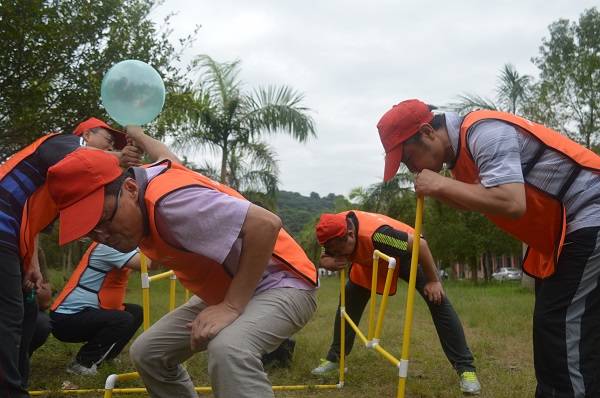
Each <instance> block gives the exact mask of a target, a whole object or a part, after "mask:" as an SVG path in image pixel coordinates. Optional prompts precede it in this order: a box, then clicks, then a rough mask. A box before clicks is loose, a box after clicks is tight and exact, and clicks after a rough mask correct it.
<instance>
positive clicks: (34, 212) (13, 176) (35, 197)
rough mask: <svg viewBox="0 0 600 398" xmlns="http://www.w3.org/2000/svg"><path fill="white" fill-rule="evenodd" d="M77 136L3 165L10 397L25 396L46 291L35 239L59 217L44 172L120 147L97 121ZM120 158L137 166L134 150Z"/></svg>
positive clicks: (119, 138) (3, 296)
mask: <svg viewBox="0 0 600 398" xmlns="http://www.w3.org/2000/svg"><path fill="white" fill-rule="evenodd" d="M75 132H76V134H78V135H79V136H81V138H80V137H78V136H76V135H73V134H48V135H45V136H43V137H41V138H39V139H38V140H36V141H35V142H33V143H32V144H30V145H29V146H27V147H26V148H24V149H22V150H20V151H19V152H17V153H15V154H14V155H12V156H11V157H10V158H8V159H7V160H6V162H4V163H3V164H2V165H1V166H0V195H2V201H0V202H1V203H2V205H1V207H0V256H1V259H0V261H1V262H2V264H3V266H2V267H0V335H1V336H4V337H3V339H4V340H3V343H2V344H0V374H1V375H3V376H2V377H0V391H7V392H8V394H9V396H11V397H22V396H27V392H26V391H25V388H24V386H26V384H27V375H28V374H29V358H28V355H27V354H28V348H29V343H30V341H29V340H30V339H29V338H28V336H29V337H30V336H31V335H32V333H29V332H28V331H31V330H32V329H33V328H34V327H35V323H36V315H37V313H38V311H37V308H36V302H37V301H36V300H35V289H36V288H37V289H40V288H41V287H42V285H41V284H42V276H41V273H40V271H39V262H38V259H37V235H38V233H39V232H40V231H42V230H43V229H44V228H46V227H47V226H48V225H49V224H50V223H51V222H52V221H53V220H54V219H55V218H56V216H57V214H58V213H57V209H56V206H55V205H54V203H53V201H52V200H51V199H50V197H49V195H48V190H47V186H46V184H45V182H46V172H47V170H48V168H49V167H51V166H52V165H54V164H56V163H57V162H58V161H59V160H61V159H62V158H64V157H65V156H66V155H67V154H68V153H71V152H73V151H74V150H75V149H77V148H79V147H80V146H81V142H80V140H82V142H83V143H84V144H86V145H88V146H89V147H91V148H96V149H102V150H106V151H113V150H114V149H115V145H116V149H122V148H123V145H125V143H126V140H125V136H124V134H123V133H121V132H118V131H117V130H114V129H112V128H111V127H110V126H108V125H107V124H106V123H104V122H102V121H101V120H99V119H95V118H92V119H89V120H87V121H85V122H83V123H81V124H80V125H79V126H78V127H77V128H76V129H75ZM111 154H113V155H114V156H115V159H116V157H119V158H120V159H121V160H123V161H126V163H124V164H125V165H129V163H133V164H139V158H140V155H139V153H138V152H137V150H136V148H134V147H129V149H128V150H127V155H126V156H124V155H122V154H121V153H120V152H111Z"/></svg>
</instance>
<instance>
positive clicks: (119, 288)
mask: <svg viewBox="0 0 600 398" xmlns="http://www.w3.org/2000/svg"><path fill="white" fill-rule="evenodd" d="M98 244H99V243H97V242H93V243H92V244H91V245H90V247H88V249H87V250H86V252H85V253H84V255H83V257H82V258H81V260H80V261H79V264H78V265H77V267H76V268H75V270H74V271H73V274H71V277H70V278H69V280H68V282H67V284H66V285H65V287H64V288H63V290H62V291H61V292H60V294H59V295H58V297H56V299H55V300H54V302H53V303H52V306H51V307H50V310H51V311H55V310H56V309H57V308H58V307H59V306H60V305H61V304H62V303H63V301H65V300H66V298H67V297H68V296H69V295H70V294H71V293H72V292H73V290H75V288H81V289H83V290H85V291H87V292H90V293H93V294H96V295H97V296H98V305H99V307H100V308H102V309H104V310H121V311H122V310H124V309H125V306H124V305H123V302H124V301H125V293H126V291H127V282H128V279H129V273H130V272H131V269H129V268H127V267H122V268H113V269H112V270H110V271H108V272H107V271H104V270H100V269H98V268H94V267H92V266H90V257H91V255H92V252H93V251H94V250H95V249H96V247H97V246H98ZM88 268H90V269H93V270H95V271H96V272H100V273H103V274H105V276H104V280H103V281H102V284H101V285H100V290H94V289H93V288H91V287H89V286H85V285H84V284H82V283H81V278H82V277H83V274H84V273H85V271H86V270H87V269H88Z"/></svg>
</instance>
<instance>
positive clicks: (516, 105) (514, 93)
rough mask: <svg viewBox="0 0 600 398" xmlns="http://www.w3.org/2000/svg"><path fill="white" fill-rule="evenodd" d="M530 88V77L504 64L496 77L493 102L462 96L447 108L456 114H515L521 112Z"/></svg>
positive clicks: (480, 97)
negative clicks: (484, 111) (496, 111)
mask: <svg viewBox="0 0 600 398" xmlns="http://www.w3.org/2000/svg"><path fill="white" fill-rule="evenodd" d="M530 88H531V76H529V75H520V74H519V72H518V71H517V70H516V68H515V67H514V66H513V65H511V64H505V65H504V67H503V68H502V70H501V71H500V76H499V77H498V84H497V86H496V99H495V100H491V99H488V98H484V97H482V96H479V95H476V94H462V95H459V96H458V101H457V102H455V103H452V104H450V105H448V108H450V109H452V110H454V111H456V112H458V113H466V112H470V111H473V110H475V109H489V110H502V111H505V112H510V113H515V114H516V113H518V112H519V113H520V112H521V111H522V110H523V106H524V105H525V103H526V102H527V98H528V94H529V90H530Z"/></svg>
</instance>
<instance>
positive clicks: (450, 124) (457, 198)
mask: <svg viewBox="0 0 600 398" xmlns="http://www.w3.org/2000/svg"><path fill="white" fill-rule="evenodd" d="M377 128H378V130H379V136H380V139H381V142H382V144H383V147H384V148H385V151H386V157H385V173H384V180H389V179H390V178H392V177H393V176H394V174H396V172H397V170H398V168H399V166H400V163H401V162H402V163H404V164H405V165H406V166H407V167H408V168H409V170H411V171H412V172H416V173H417V175H416V177H415V190H416V192H417V194H419V195H425V196H431V197H434V198H436V199H439V200H441V201H443V202H445V203H447V204H449V205H452V206H455V207H458V208H461V209H465V210H471V211H477V212H480V213H483V214H484V215H485V216H486V217H488V218H489V219H490V220H491V221H492V222H494V223H495V224H496V225H497V226H498V227H500V228H501V229H503V230H504V231H506V232H508V233H510V234H511V235H513V236H514V237H516V238H518V239H520V240H522V241H523V242H524V243H526V244H527V245H528V246H529V248H528V250H527V253H526V255H525V259H524V261H523V270H524V271H525V272H527V273H528V274H529V275H531V276H533V277H535V278H536V303H535V309H534V315H533V345H534V347H533V348H534V363H535V371H536V378H537V382H538V384H537V390H536V397H540V398H541V397H556V398H573V397H575V398H583V397H598V396H600V380H599V376H598V369H600V348H599V345H598V329H599V328H600V286H599V285H598V280H599V278H600V239H599V237H600V235H599V232H600V175H599V174H598V173H599V171H600V157H598V156H597V155H596V154H594V153H593V152H591V151H589V150H588V149H586V148H584V147H582V146H581V145H579V144H577V143H575V142H573V141H571V140H570V139H568V138H567V137H565V136H563V135H561V134H559V133H557V132H555V131H553V130H551V129H549V128H547V127H545V126H542V125H540V124H536V123H533V122H531V121H529V120H526V119H523V118H521V117H518V116H515V115H512V114H509V113H504V112H496V111H475V112H471V113H469V114H467V115H466V116H464V117H461V116H459V115H457V114H455V113H451V112H447V113H440V114H436V115H434V114H433V113H432V107H430V106H428V105H426V104H425V103H423V102H422V101H419V100H416V99H412V100H406V101H403V102H400V103H399V104H397V105H395V106H394V107H392V109H390V110H389V111H388V112H386V113H385V114H384V115H383V117H382V118H381V120H380V121H379V123H378V125H377ZM444 164H446V165H447V167H448V168H449V169H450V170H451V171H452V175H453V177H454V179H452V178H447V177H444V176H442V175H440V174H438V172H439V171H440V170H441V169H442V167H443V165H444Z"/></svg>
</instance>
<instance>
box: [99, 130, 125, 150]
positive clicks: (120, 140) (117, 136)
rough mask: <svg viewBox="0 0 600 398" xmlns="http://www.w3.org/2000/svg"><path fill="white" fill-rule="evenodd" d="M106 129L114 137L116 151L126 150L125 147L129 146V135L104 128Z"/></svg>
mask: <svg viewBox="0 0 600 398" xmlns="http://www.w3.org/2000/svg"><path fill="white" fill-rule="evenodd" d="M104 129H105V130H108V131H109V132H110V134H111V135H112V136H113V139H114V140H115V149H118V150H121V149H123V148H125V145H127V134H125V133H123V132H122V131H119V130H114V129H111V128H106V127H104Z"/></svg>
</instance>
